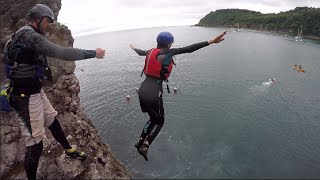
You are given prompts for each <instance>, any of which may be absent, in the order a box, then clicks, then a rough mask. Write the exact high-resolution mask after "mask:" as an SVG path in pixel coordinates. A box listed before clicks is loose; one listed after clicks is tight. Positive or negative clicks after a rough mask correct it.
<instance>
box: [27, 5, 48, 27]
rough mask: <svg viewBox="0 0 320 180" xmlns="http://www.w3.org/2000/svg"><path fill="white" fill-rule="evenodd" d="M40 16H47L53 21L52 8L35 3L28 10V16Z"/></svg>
mask: <svg viewBox="0 0 320 180" xmlns="http://www.w3.org/2000/svg"><path fill="white" fill-rule="evenodd" d="M42 17H48V18H49V19H50V22H51V23H53V20H54V14H53V12H52V10H51V9H50V8H49V7H48V6H46V5H44V4H36V5H35V6H33V8H32V9H31V10H30V13H29V18H30V19H41V18H42Z"/></svg>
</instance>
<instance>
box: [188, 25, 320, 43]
mask: <svg viewBox="0 0 320 180" xmlns="http://www.w3.org/2000/svg"><path fill="white" fill-rule="evenodd" d="M191 26H198V27H225V28H235V29H236V28H237V27H234V26H230V27H228V26H209V25H199V24H195V25H191ZM241 29H247V30H254V31H261V32H270V33H276V34H280V35H288V36H292V37H295V36H296V34H294V33H293V32H291V31H274V30H266V29H258V28H241ZM303 38H304V39H309V40H315V41H320V36H312V35H303Z"/></svg>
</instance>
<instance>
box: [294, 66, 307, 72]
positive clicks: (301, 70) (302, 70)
mask: <svg viewBox="0 0 320 180" xmlns="http://www.w3.org/2000/svg"><path fill="white" fill-rule="evenodd" d="M292 68H293V69H296V70H298V71H300V72H305V70H304V69H302V68H301V69H300V68H298V67H296V66H292Z"/></svg>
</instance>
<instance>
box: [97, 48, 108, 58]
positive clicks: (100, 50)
mask: <svg viewBox="0 0 320 180" xmlns="http://www.w3.org/2000/svg"><path fill="white" fill-rule="evenodd" d="M105 52H106V51H105V50H103V49H101V48H97V49H96V58H98V59H103V57H104V55H105Z"/></svg>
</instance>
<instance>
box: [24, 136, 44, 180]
mask: <svg viewBox="0 0 320 180" xmlns="http://www.w3.org/2000/svg"><path fill="white" fill-rule="evenodd" d="M42 149H43V143H42V141H40V142H39V143H38V144H35V145H32V146H28V147H27V152H26V155H25V159H24V167H25V170H26V173H27V178H28V179H36V177H37V169H38V164H39V159H40V156H41V153H42Z"/></svg>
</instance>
